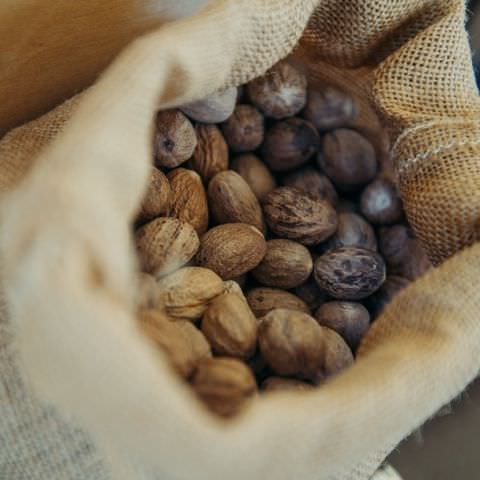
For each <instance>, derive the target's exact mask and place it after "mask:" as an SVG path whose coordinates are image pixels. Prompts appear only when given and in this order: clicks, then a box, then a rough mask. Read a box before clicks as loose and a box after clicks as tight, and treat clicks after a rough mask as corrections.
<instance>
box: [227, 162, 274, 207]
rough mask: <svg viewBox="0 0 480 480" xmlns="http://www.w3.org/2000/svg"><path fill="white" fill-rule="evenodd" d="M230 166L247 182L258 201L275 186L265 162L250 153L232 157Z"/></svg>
mask: <svg viewBox="0 0 480 480" xmlns="http://www.w3.org/2000/svg"><path fill="white" fill-rule="evenodd" d="M231 168H232V170H234V171H235V172H237V173H238V174H239V175H240V176H241V177H242V178H243V179H244V180H245V181H246V182H247V183H248V185H249V186H250V188H251V189H252V192H253V193H254V194H255V196H256V197H257V198H258V199H259V200H260V201H262V200H263V199H264V198H265V196H266V195H267V194H268V193H270V192H271V191H272V190H273V189H274V188H275V187H276V186H277V183H276V181H275V179H274V178H273V175H272V174H271V173H270V171H269V170H268V168H267V167H266V166H265V164H264V163H263V162H262V161H261V160H260V159H259V158H258V157H257V156H256V155H253V154H251V153H245V154H243V155H237V156H236V157H234V158H233V160H232V163H231Z"/></svg>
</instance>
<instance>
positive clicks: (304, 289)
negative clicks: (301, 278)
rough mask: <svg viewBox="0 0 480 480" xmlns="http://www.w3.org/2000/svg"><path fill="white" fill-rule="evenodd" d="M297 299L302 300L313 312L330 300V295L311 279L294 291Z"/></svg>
mask: <svg viewBox="0 0 480 480" xmlns="http://www.w3.org/2000/svg"><path fill="white" fill-rule="evenodd" d="M293 293H294V294H295V295H297V297H299V298H301V299H302V300H303V301H304V302H305V303H306V304H307V305H308V308H309V309H310V310H311V311H312V312H313V311H315V310H316V309H317V308H318V307H319V306H320V305H321V304H322V303H323V302H325V301H326V300H327V298H328V295H327V294H326V293H325V292H324V291H322V290H320V288H319V287H318V285H317V282H316V281H315V279H314V278H312V277H310V278H309V279H308V280H307V281H306V282H305V283H302V285H299V286H298V287H296V288H295V289H294V290H293Z"/></svg>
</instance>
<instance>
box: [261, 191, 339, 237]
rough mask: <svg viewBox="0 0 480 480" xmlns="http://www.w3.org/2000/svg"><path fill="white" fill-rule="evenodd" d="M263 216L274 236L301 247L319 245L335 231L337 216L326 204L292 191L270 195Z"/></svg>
mask: <svg viewBox="0 0 480 480" xmlns="http://www.w3.org/2000/svg"><path fill="white" fill-rule="evenodd" d="M263 212H264V215H265V220H266V222H267V225H268V226H269V227H270V229H271V230H272V232H273V233H275V234H276V235H278V236H279V237H284V238H288V239H290V240H296V241H297V242H300V243H302V244H303V245H318V244H319V243H321V242H323V241H325V240H326V239H327V238H328V237H330V236H331V235H333V234H334V233H335V230H336V229H337V214H336V212H335V210H334V209H333V207H332V206H331V205H330V204H329V203H328V202H326V201H322V200H314V199H313V198H311V197H309V196H308V195H306V194H305V193H304V192H302V191H301V190H299V189H297V188H294V187H279V188H276V189H275V190H273V191H272V192H270V193H269V194H268V195H267V196H266V197H265V201H264V202H263Z"/></svg>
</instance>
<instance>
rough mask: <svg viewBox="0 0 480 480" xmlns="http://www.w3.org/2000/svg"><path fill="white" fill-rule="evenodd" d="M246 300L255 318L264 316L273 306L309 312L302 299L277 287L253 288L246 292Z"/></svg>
mask: <svg viewBox="0 0 480 480" xmlns="http://www.w3.org/2000/svg"><path fill="white" fill-rule="evenodd" d="M247 302H248V304H249V305H250V308H251V309H252V312H253V313H254V315H255V316H256V317H257V318H260V317H263V316H265V315H266V314H267V313H268V312H270V311H272V310H274V309H275V308H286V309H288V310H297V311H299V312H304V313H310V309H309V308H308V306H307V304H306V303H305V302H304V301H303V300H302V299H300V298H298V297H297V296H295V295H294V294H293V293H290V292H287V291H285V290H280V289H279V288H267V287H260V288H254V289H253V290H250V292H248V294H247Z"/></svg>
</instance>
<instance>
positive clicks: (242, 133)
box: [222, 105, 264, 152]
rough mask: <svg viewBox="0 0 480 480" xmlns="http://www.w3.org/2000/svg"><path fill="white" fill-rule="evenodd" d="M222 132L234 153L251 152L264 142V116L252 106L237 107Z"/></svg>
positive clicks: (223, 125) (223, 126)
mask: <svg viewBox="0 0 480 480" xmlns="http://www.w3.org/2000/svg"><path fill="white" fill-rule="evenodd" d="M222 132H223V135H224V137H225V140H226V141H227V144H228V146H229V147H230V150H232V152H251V151H252V150H256V149H257V148H258V147H259V146H260V144H261V143H262V142H263V133H264V128H263V116H262V114H261V113H260V112H259V111H258V110H257V109H256V108H255V107H252V106H251V105H237V106H236V107H235V110H234V111H233V113H232V115H231V116H230V117H229V118H228V119H227V121H226V122H225V123H223V124H222Z"/></svg>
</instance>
